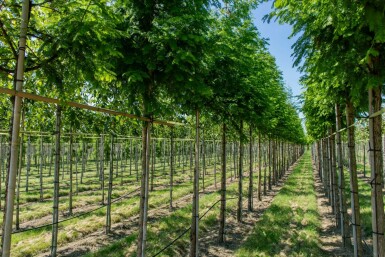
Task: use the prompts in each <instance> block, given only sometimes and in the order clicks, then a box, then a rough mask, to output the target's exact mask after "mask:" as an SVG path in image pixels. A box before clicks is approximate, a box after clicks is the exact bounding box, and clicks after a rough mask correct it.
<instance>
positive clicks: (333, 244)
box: [313, 166, 352, 256]
mask: <svg viewBox="0 0 385 257" xmlns="http://www.w3.org/2000/svg"><path fill="white" fill-rule="evenodd" d="M313 175H314V186H315V190H316V194H317V204H318V212H319V215H320V218H321V230H320V241H321V249H322V250H323V251H324V252H325V255H327V256H352V251H351V249H344V248H343V247H342V237H341V236H340V234H339V231H338V230H337V229H336V220H335V215H334V214H333V213H332V207H331V206H330V205H329V200H328V198H327V197H326V196H325V193H324V190H323V185H322V182H321V180H320V178H319V176H318V173H317V171H316V169H315V167H314V166H313Z"/></svg>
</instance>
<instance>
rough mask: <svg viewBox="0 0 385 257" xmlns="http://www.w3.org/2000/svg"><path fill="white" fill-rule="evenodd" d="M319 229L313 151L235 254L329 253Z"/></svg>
mask: <svg viewBox="0 0 385 257" xmlns="http://www.w3.org/2000/svg"><path fill="white" fill-rule="evenodd" d="M319 229H320V216H319V213H318V209H317V199H316V191H315V188H314V178H313V172H312V166H311V160H310V153H309V152H306V153H305V155H304V156H303V157H302V159H301V160H300V162H299V164H298V165H297V166H296V168H295V169H294V171H293V173H292V174H291V175H290V176H289V178H288V179H287V181H286V183H285V185H284V187H283V188H282V189H281V190H280V192H279V193H278V195H277V196H276V197H275V198H274V200H273V202H272V204H271V206H270V207H269V208H268V209H267V210H266V212H265V213H264V214H263V216H262V217H261V220H260V221H258V222H257V223H256V224H255V228H254V229H253V231H252V233H251V234H250V235H249V237H248V238H247V240H246V241H245V243H244V244H243V245H242V246H241V247H240V248H239V249H238V250H237V252H236V256H261V257H262V256H269V257H270V256H326V255H325V254H324V253H323V252H322V250H321V248H320V241H319V233H318V231H319Z"/></svg>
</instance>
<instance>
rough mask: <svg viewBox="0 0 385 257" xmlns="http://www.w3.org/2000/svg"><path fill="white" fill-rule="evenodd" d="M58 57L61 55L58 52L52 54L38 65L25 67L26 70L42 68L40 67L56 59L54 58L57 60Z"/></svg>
mask: <svg viewBox="0 0 385 257" xmlns="http://www.w3.org/2000/svg"><path fill="white" fill-rule="evenodd" d="M58 57H59V55H58V54H54V55H52V56H51V57H50V58H48V59H45V60H43V61H41V62H40V63H39V64H37V65H35V66H32V67H27V68H25V72H28V71H34V70H37V69H40V68H41V67H43V66H44V65H45V64H47V63H49V62H52V61H54V60H55V59H56V58H58Z"/></svg>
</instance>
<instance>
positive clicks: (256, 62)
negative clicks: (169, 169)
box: [0, 0, 304, 256]
mask: <svg viewBox="0 0 385 257" xmlns="http://www.w3.org/2000/svg"><path fill="white" fill-rule="evenodd" d="M256 2H257V1H244V0H233V1H223V2H220V1H209V0H198V1H187V2H186V1H136V0H130V1H121V0H116V1H107V0H103V1H92V0H91V1H84V0H75V1H29V0H25V1H23V3H22V6H20V4H19V2H18V1H7V3H6V4H4V5H2V6H1V8H2V10H1V12H0V23H1V24H0V26H1V28H2V32H3V33H2V35H1V36H0V46H1V48H0V71H1V72H0V80H1V82H2V83H3V84H5V85H7V87H10V88H14V89H16V90H17V91H22V90H25V91H28V92H31V93H34V94H38V95H46V96H49V97H54V98H60V100H61V102H62V103H63V104H61V105H57V108H56V110H55V111H54V110H52V109H49V108H45V107H43V106H42V104H41V103H37V102H31V103H28V104H27V103H25V109H24V111H25V115H24V116H25V119H26V120H28V119H29V120H28V122H27V123H26V124H27V125H26V126H29V128H31V129H36V130H50V129H52V128H54V127H55V129H54V130H55V131H56V142H57V143H56V144H57V145H56V147H57V149H60V133H59V132H60V131H61V130H62V128H63V127H64V128H65V129H66V131H68V132H71V131H83V132H90V130H91V131H92V132H96V133H101V132H102V131H111V130H113V131H125V133H122V134H127V131H132V132H133V134H140V131H139V130H138V129H137V128H135V126H132V125H134V124H135V122H127V120H126V119H125V118H122V117H120V116H117V117H106V116H105V115H103V114H97V113H90V112H83V111H80V110H78V109H71V108H68V107H66V104H65V102H66V101H77V102H83V103H88V104H92V105H97V106H100V107H104V108H110V109H115V110H119V111H121V112H128V113H133V114H136V115H138V116H142V117H144V118H143V119H142V120H144V121H143V123H142V132H141V134H142V138H143V140H142V153H143V154H142V180H141V184H142V191H141V202H140V210H141V213H140V233H139V238H138V248H137V254H138V256H143V255H144V251H145V242H146V217H147V209H148V206H147V205H148V204H147V202H148V179H149V154H148V153H149V149H150V145H149V142H150V141H151V140H150V139H151V131H152V121H154V119H155V118H158V119H171V120H178V121H181V122H184V123H186V124H189V123H190V125H193V124H194V125H195V132H192V131H189V132H188V133H190V134H191V135H194V136H195V137H196V143H195V147H196V150H195V154H196V157H195V159H196V164H195V165H196V168H195V171H194V174H195V176H194V181H195V182H194V185H195V186H194V202H193V214H192V236H191V239H192V240H191V241H192V244H191V250H190V254H191V256H197V254H198V248H197V246H198V237H197V234H198V233H197V229H198V226H197V224H198V218H199V215H197V214H198V198H199V197H198V186H197V185H198V179H199V177H198V176H199V150H198V149H199V144H200V128H201V125H200V122H201V120H202V119H203V121H205V122H207V123H208V124H218V125H221V126H222V134H223V140H224V143H225V140H226V137H227V131H234V132H233V134H236V135H237V138H239V140H240V141H241V142H244V141H246V140H247V137H246V135H245V132H244V129H243V127H244V123H247V124H248V127H249V128H250V129H249V131H250V136H249V138H250V139H251V140H252V138H253V133H255V131H258V133H261V134H264V135H267V136H269V137H270V138H279V139H280V140H283V141H290V142H294V143H303V142H304V132H303V130H302V126H301V122H300V119H299V118H298V115H297V113H296V110H295V108H294V106H293V103H292V102H291V99H290V97H289V95H288V90H287V89H286V88H285V87H284V84H283V81H282V76H281V73H280V72H279V71H278V69H277V66H276V64H275V61H274V58H273V57H272V56H271V55H270V54H269V53H268V51H267V49H266V41H265V40H264V39H263V38H261V37H260V35H259V33H258V31H257V29H256V27H255V26H254V25H253V23H252V19H251V17H250V12H251V10H252V9H253V8H254V7H256ZM20 17H21V19H20ZM20 20H21V30H19V29H17V26H15V24H19V23H20ZM19 31H20V32H19ZM17 42H19V47H18V48H17V46H16V45H17ZM24 72H25V75H24ZM23 86H24V88H23ZM11 100H12V101H11V103H12V105H13V112H12V113H11V112H9V109H10V108H9V107H10V105H9V104H7V100H6V98H4V97H2V99H1V101H2V102H4V103H5V104H3V105H1V108H2V109H1V113H2V119H1V122H2V124H3V125H4V126H5V127H8V126H9V125H8V124H7V120H9V119H10V120H11V121H12V122H11V126H9V127H10V128H12V130H11V131H12V132H11V141H12V142H11V146H12V148H11V151H10V159H9V164H10V165H9V179H7V182H8V187H7V188H8V193H7V201H6V203H7V205H6V210H5V213H6V214H7V215H6V217H5V219H4V220H5V222H4V224H5V225H4V233H3V256H9V253H10V239H11V237H10V235H11V231H12V217H13V215H12V214H13V196H14V190H15V180H16V174H17V156H18V155H17V152H18V138H19V129H20V120H21V118H20V117H21V115H20V113H21V104H22V99H21V97H19V96H15V97H14V98H12V99H11ZM27 113H36V114H37V115H36V116H37V117H38V119H32V117H31V116H28V114H27ZM36 116H35V117H36ZM194 116H195V117H194ZM54 117H56V119H55V118H54ZM61 117H63V119H61ZM192 117H194V119H193V118H192ZM201 117H203V118H201ZM85 120H88V121H89V122H84V121H85ZM102 124H103V125H102ZM104 124H107V125H104ZM133 127H134V128H133ZM160 131H162V130H161V129H160ZM163 131H166V130H163ZM160 133H161V132H160ZM181 133H184V134H187V132H186V130H184V132H183V130H181ZM241 144H242V143H241ZM223 149H225V147H224V148H223ZM59 162H60V160H59V159H57V161H56V167H57V169H55V177H57V178H56V179H55V185H58V181H59V176H58V173H59V167H60V165H59ZM224 163H226V162H224ZM224 169H225V167H224ZM171 175H172V174H171ZM241 181H242V176H240V188H241V186H242V185H241ZM55 191H56V190H55ZM56 198H57V197H56ZM54 208H57V206H55V205H54ZM56 219H57V218H56ZM54 223H55V217H54ZM54 229H56V230H57V228H55V226H54ZM52 245H55V244H54V243H53V244H52ZM55 254H56V247H53V248H52V255H53V256H54V255H55Z"/></svg>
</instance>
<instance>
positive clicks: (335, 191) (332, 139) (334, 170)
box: [330, 129, 341, 228]
mask: <svg viewBox="0 0 385 257" xmlns="http://www.w3.org/2000/svg"><path fill="white" fill-rule="evenodd" d="M330 133H331V136H330V142H331V153H332V179H333V183H332V186H333V199H334V201H333V205H334V210H335V212H334V214H335V220H336V225H337V228H340V227H341V223H340V220H339V217H340V215H341V214H340V208H339V206H340V196H339V192H338V186H337V185H338V183H337V181H338V173H337V160H336V144H335V135H334V129H331V130H330Z"/></svg>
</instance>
